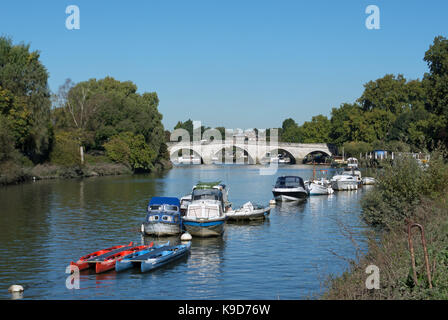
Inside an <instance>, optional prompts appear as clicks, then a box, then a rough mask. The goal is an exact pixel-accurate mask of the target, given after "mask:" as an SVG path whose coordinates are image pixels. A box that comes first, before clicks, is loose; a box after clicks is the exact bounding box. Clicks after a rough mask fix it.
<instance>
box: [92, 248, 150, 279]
mask: <svg viewBox="0 0 448 320" xmlns="http://www.w3.org/2000/svg"><path fill="white" fill-rule="evenodd" d="M153 245H154V242H151V244H150V245H144V246H136V247H131V248H129V249H128V250H125V251H121V252H118V253H115V254H112V255H109V256H108V257H106V258H105V259H104V260H102V261H98V262H96V264H95V272H96V273H101V272H106V271H109V270H112V269H115V263H116V262H117V261H120V260H121V259H123V258H124V257H125V256H128V255H130V254H132V253H134V252H137V251H141V250H145V249H148V248H151V247H152V246H153Z"/></svg>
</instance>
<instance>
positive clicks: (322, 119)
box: [300, 114, 331, 143]
mask: <svg viewBox="0 0 448 320" xmlns="http://www.w3.org/2000/svg"><path fill="white" fill-rule="evenodd" d="M300 132H301V133H300V136H301V137H302V142H303V143H327V142H329V141H330V132H331V121H330V120H328V118H327V117H326V116H324V115H321V114H320V115H317V116H314V117H312V119H311V121H310V122H308V121H306V122H304V124H303V125H302V126H300Z"/></svg>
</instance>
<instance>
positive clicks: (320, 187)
mask: <svg viewBox="0 0 448 320" xmlns="http://www.w3.org/2000/svg"><path fill="white" fill-rule="evenodd" d="M305 186H306V187H307V188H308V192H309V194H310V196H312V195H325V194H332V193H334V190H333V188H332V187H331V183H330V181H328V180H326V179H324V178H322V179H320V180H316V179H314V180H309V181H305Z"/></svg>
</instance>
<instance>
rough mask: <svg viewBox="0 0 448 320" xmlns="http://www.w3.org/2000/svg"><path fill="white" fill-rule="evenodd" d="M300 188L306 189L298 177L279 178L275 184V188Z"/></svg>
mask: <svg viewBox="0 0 448 320" xmlns="http://www.w3.org/2000/svg"><path fill="white" fill-rule="evenodd" d="M299 186H300V187H302V188H305V184H304V183H303V179H302V178H300V177H297V176H283V177H278V178H277V182H276V183H275V188H297V187H299Z"/></svg>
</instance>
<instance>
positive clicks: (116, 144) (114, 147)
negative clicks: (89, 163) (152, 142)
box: [104, 132, 157, 171]
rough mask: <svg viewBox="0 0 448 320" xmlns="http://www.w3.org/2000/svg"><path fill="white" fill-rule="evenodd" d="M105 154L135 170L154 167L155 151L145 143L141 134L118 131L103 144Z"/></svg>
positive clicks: (146, 169)
mask: <svg viewBox="0 0 448 320" xmlns="http://www.w3.org/2000/svg"><path fill="white" fill-rule="evenodd" d="M104 148H105V149H106V155H107V156H108V157H109V158H110V159H111V160H112V161H114V162H118V163H122V164H125V165H127V166H129V167H130V168H132V169H133V170H134V171H135V170H143V171H150V170H152V169H153V167H154V160H155V159H156V156H157V155H156V152H154V150H152V149H151V148H150V146H149V145H148V144H147V143H146V141H145V137H144V136H143V135H142V134H137V135H136V134H133V133H131V132H124V133H120V134H119V135H116V136H114V137H113V138H112V139H111V140H110V141H109V142H107V143H105V144H104Z"/></svg>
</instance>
